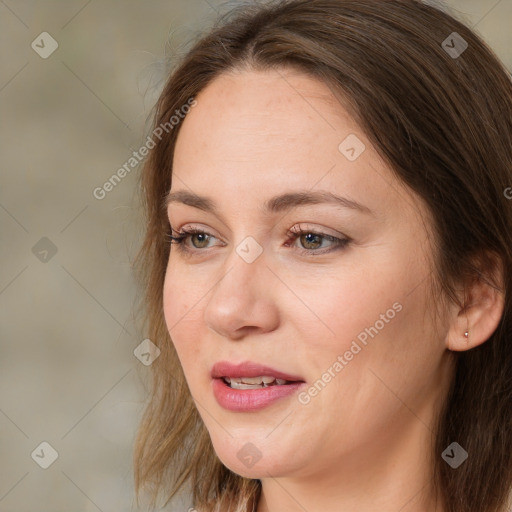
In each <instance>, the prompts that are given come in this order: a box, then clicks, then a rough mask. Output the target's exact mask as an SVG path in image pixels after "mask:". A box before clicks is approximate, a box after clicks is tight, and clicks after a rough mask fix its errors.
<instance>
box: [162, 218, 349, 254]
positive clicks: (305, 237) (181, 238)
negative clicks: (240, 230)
mask: <svg viewBox="0 0 512 512" xmlns="http://www.w3.org/2000/svg"><path fill="white" fill-rule="evenodd" d="M171 229H172V228H171ZM173 233H176V236H172V235H168V236H169V239H170V243H171V244H175V245H177V248H178V250H179V251H180V252H183V253H193V252H196V251H200V250H201V249H207V248H208V242H209V241H210V239H212V238H215V237H214V236H213V235H211V234H210V233H208V232H206V231H204V230H202V229H198V228H193V227H190V228H186V229H182V230H181V231H177V232H175V231H174V230H173ZM286 235H287V236H288V237H290V238H291V242H292V243H293V242H295V241H296V240H299V241H300V242H301V244H302V246H303V247H305V248H304V249H301V248H297V250H298V251H299V253H300V254H304V255H320V254H325V253H327V252H331V251H334V250H338V249H342V248H344V247H346V246H347V245H348V244H349V242H350V239H348V238H338V237H335V236H332V235H328V234H327V233H321V232H318V231H315V230H312V229H307V228H303V227H302V226H300V225H299V226H294V227H293V228H292V229H290V230H289V231H288V232H287V233H286ZM188 239H190V241H191V243H192V248H190V247H188V246H187V245H186V243H185V242H186V241H187V240H188ZM323 241H327V242H330V244H331V246H330V247H327V248H325V247H324V248H322V242H323ZM196 242H197V243H196ZM285 246H286V247H289V246H290V239H289V240H287V242H286V244H285ZM319 248H321V249H322V250H321V251H319V250H318V249H319Z"/></svg>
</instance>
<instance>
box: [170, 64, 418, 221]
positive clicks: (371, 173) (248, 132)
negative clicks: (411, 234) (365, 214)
mask: <svg viewBox="0 0 512 512" xmlns="http://www.w3.org/2000/svg"><path fill="white" fill-rule="evenodd" d="M196 100H197V105H196V106H195V107H194V108H193V109H191V110H190V112H189V113H188V114H187V116H186V117H185V119H184V121H183V122H182V125H181V127H180V132H179V135H178V139H177V142H176V147H175V152H174V159H173V174H176V176H175V178H176V179H174V178H173V180H172V182H173V186H172V189H171V190H184V189H188V190H190V191H191V192H193V193H196V194H199V195H202V196H209V197H213V198H217V201H216V202H217V203H218V204H219V205H220V206H221V207H222V208H225V209H229V210H231V209H232V210H233V214H235V213H239V212H242V211H249V210H251V211H258V212H261V211H262V204H264V203H265V202H266V201H268V200H269V199H270V198H271V197H273V196H276V195H277V194H279V193H285V192H289V191H292V190H293V189H297V190H302V191H304V190H311V191H313V190H316V189H321V190H329V191H331V192H332V193H334V194H337V195H339V196H344V197H348V198H350V199H353V200H355V201H358V202H359V203H362V204H366V205H368V206H369V207H370V208H371V209H372V210H374V211H376V213H377V215H378V216H381V217H382V216H384V215H385V214H386V213H385V212H387V215H389V216H391V217H394V215H392V213H393V211H394V212H395V213H396V218H397V219H403V218H404V217H403V213H404V211H405V210H406V209H409V207H410V206H411V205H416V206H417V205H418V204H419V201H418V200H417V198H415V197H414V195H412V191H411V190H410V189H407V188H406V187H405V186H403V185H402V184H401V183H400V182H399V181H398V180H397V179H396V177H395V176H394V174H393V173H392V172H391V170H390V169H389V168H388V167H387V166H386V164H385V163H384V162H383V160H382V159H381V158H380V156H379V154H378V153H377V152H376V151H375V149H374V148H373V146H372V145H371V143H370V142H369V140H368V139H367V138H366V136H365V135H364V133H363V132H362V130H361V128H360V127H359V126H358V124H357V123H356V121H355V120H354V119H353V118H352V117H351V116H350V115H349V114H348V112H347V110H346V109H345V108H344V107H343V105H342V104H341V103H340V101H338V99H337V98H336V97H335V96H334V94H333V93H332V92H331V90H330V88H329V87H328V86H327V85H326V84H324V83H323V82H322V81H320V80H317V79H315V78H312V77H310V76H308V75H305V74H302V73H300V72H298V71H296V70H293V69H291V70H272V71H253V70H251V71H237V72H230V73H228V74H223V75H220V76H219V77H217V78H216V79H214V80H213V81H212V82H211V83H210V84H209V85H208V86H207V87H206V88H205V89H203V90H202V91H201V92H200V94H198V95H197V97H196ZM349 136H356V137H357V138H358V139H359V140H360V141H361V143H362V144H364V148H365V149H364V151H363V152H362V153H361V155H360V156H359V157H358V158H357V159H356V160H353V161H351V160H349V159H347V158H346V156H345V155H344V154H343V153H342V152H341V151H340V144H342V143H343V142H344V141H345V140H346V139H347V137H349ZM253 207H254V208H253ZM415 209H416V208H415Z"/></svg>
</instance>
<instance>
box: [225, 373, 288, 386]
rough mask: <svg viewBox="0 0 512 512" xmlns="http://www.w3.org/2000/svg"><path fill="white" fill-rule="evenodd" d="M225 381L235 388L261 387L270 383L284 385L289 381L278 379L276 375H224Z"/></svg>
mask: <svg viewBox="0 0 512 512" xmlns="http://www.w3.org/2000/svg"><path fill="white" fill-rule="evenodd" d="M224 381H225V382H226V383H227V384H229V385H230V386H231V387H232V388H233V389H259V388H262V387H265V388H266V387H268V386H269V385H277V386H282V385H284V384H286V383H287V382H288V381H286V380H284V379H276V378H275V377H269V376H266V375H264V376H261V377H224Z"/></svg>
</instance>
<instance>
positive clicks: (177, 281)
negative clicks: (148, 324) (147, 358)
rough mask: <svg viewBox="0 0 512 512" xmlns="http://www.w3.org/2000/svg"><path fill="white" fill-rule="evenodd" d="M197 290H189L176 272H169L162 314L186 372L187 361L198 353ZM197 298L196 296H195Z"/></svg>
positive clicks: (191, 287) (198, 312)
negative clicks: (195, 291)
mask: <svg viewBox="0 0 512 512" xmlns="http://www.w3.org/2000/svg"><path fill="white" fill-rule="evenodd" d="M194 289H195V287H194V286H187V284H186V282H185V280H184V279H183V278H182V277H181V278H180V277H179V274H178V273H177V272H171V271H168V272H167V274H166V277H165V281H164V287H163V311H164V318H165V323H166V325H167V330H168V332H169V334H170V336H171V340H172V343H173V345H174V347H175V348H176V352H177V353H178V356H179V358H180V362H181V363H182V365H183V366H184V369H185V371H186V370H187V366H188V361H189V360H190V359H192V358H193V357H195V356H196V355H197V354H198V353H199V348H200V347H199V340H200V336H199V335H198V332H199V329H200V328H201V323H200V318H201V316H200V307H201V302H199V303H198V301H199V300H200V297H199V298H196V297H195V296H193V294H194ZM196 295H197V293H196Z"/></svg>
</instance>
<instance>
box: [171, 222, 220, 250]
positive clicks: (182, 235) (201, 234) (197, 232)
mask: <svg viewBox="0 0 512 512" xmlns="http://www.w3.org/2000/svg"><path fill="white" fill-rule="evenodd" d="M177 235H178V236H172V235H169V239H170V242H171V244H176V245H177V246H178V249H179V250H180V251H188V250H190V249H188V248H185V247H184V242H185V241H186V240H187V239H188V238H190V239H191V240H193V239H197V240H199V247H198V246H196V245H195V244H193V246H194V248H196V249H204V248H205V247H207V246H206V245H204V243H205V242H206V243H207V242H208V237H213V235H210V234H209V233H207V232H205V231H203V230H201V229H197V228H188V229H182V230H181V231H178V232H177ZM213 238H214V237H213Z"/></svg>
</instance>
